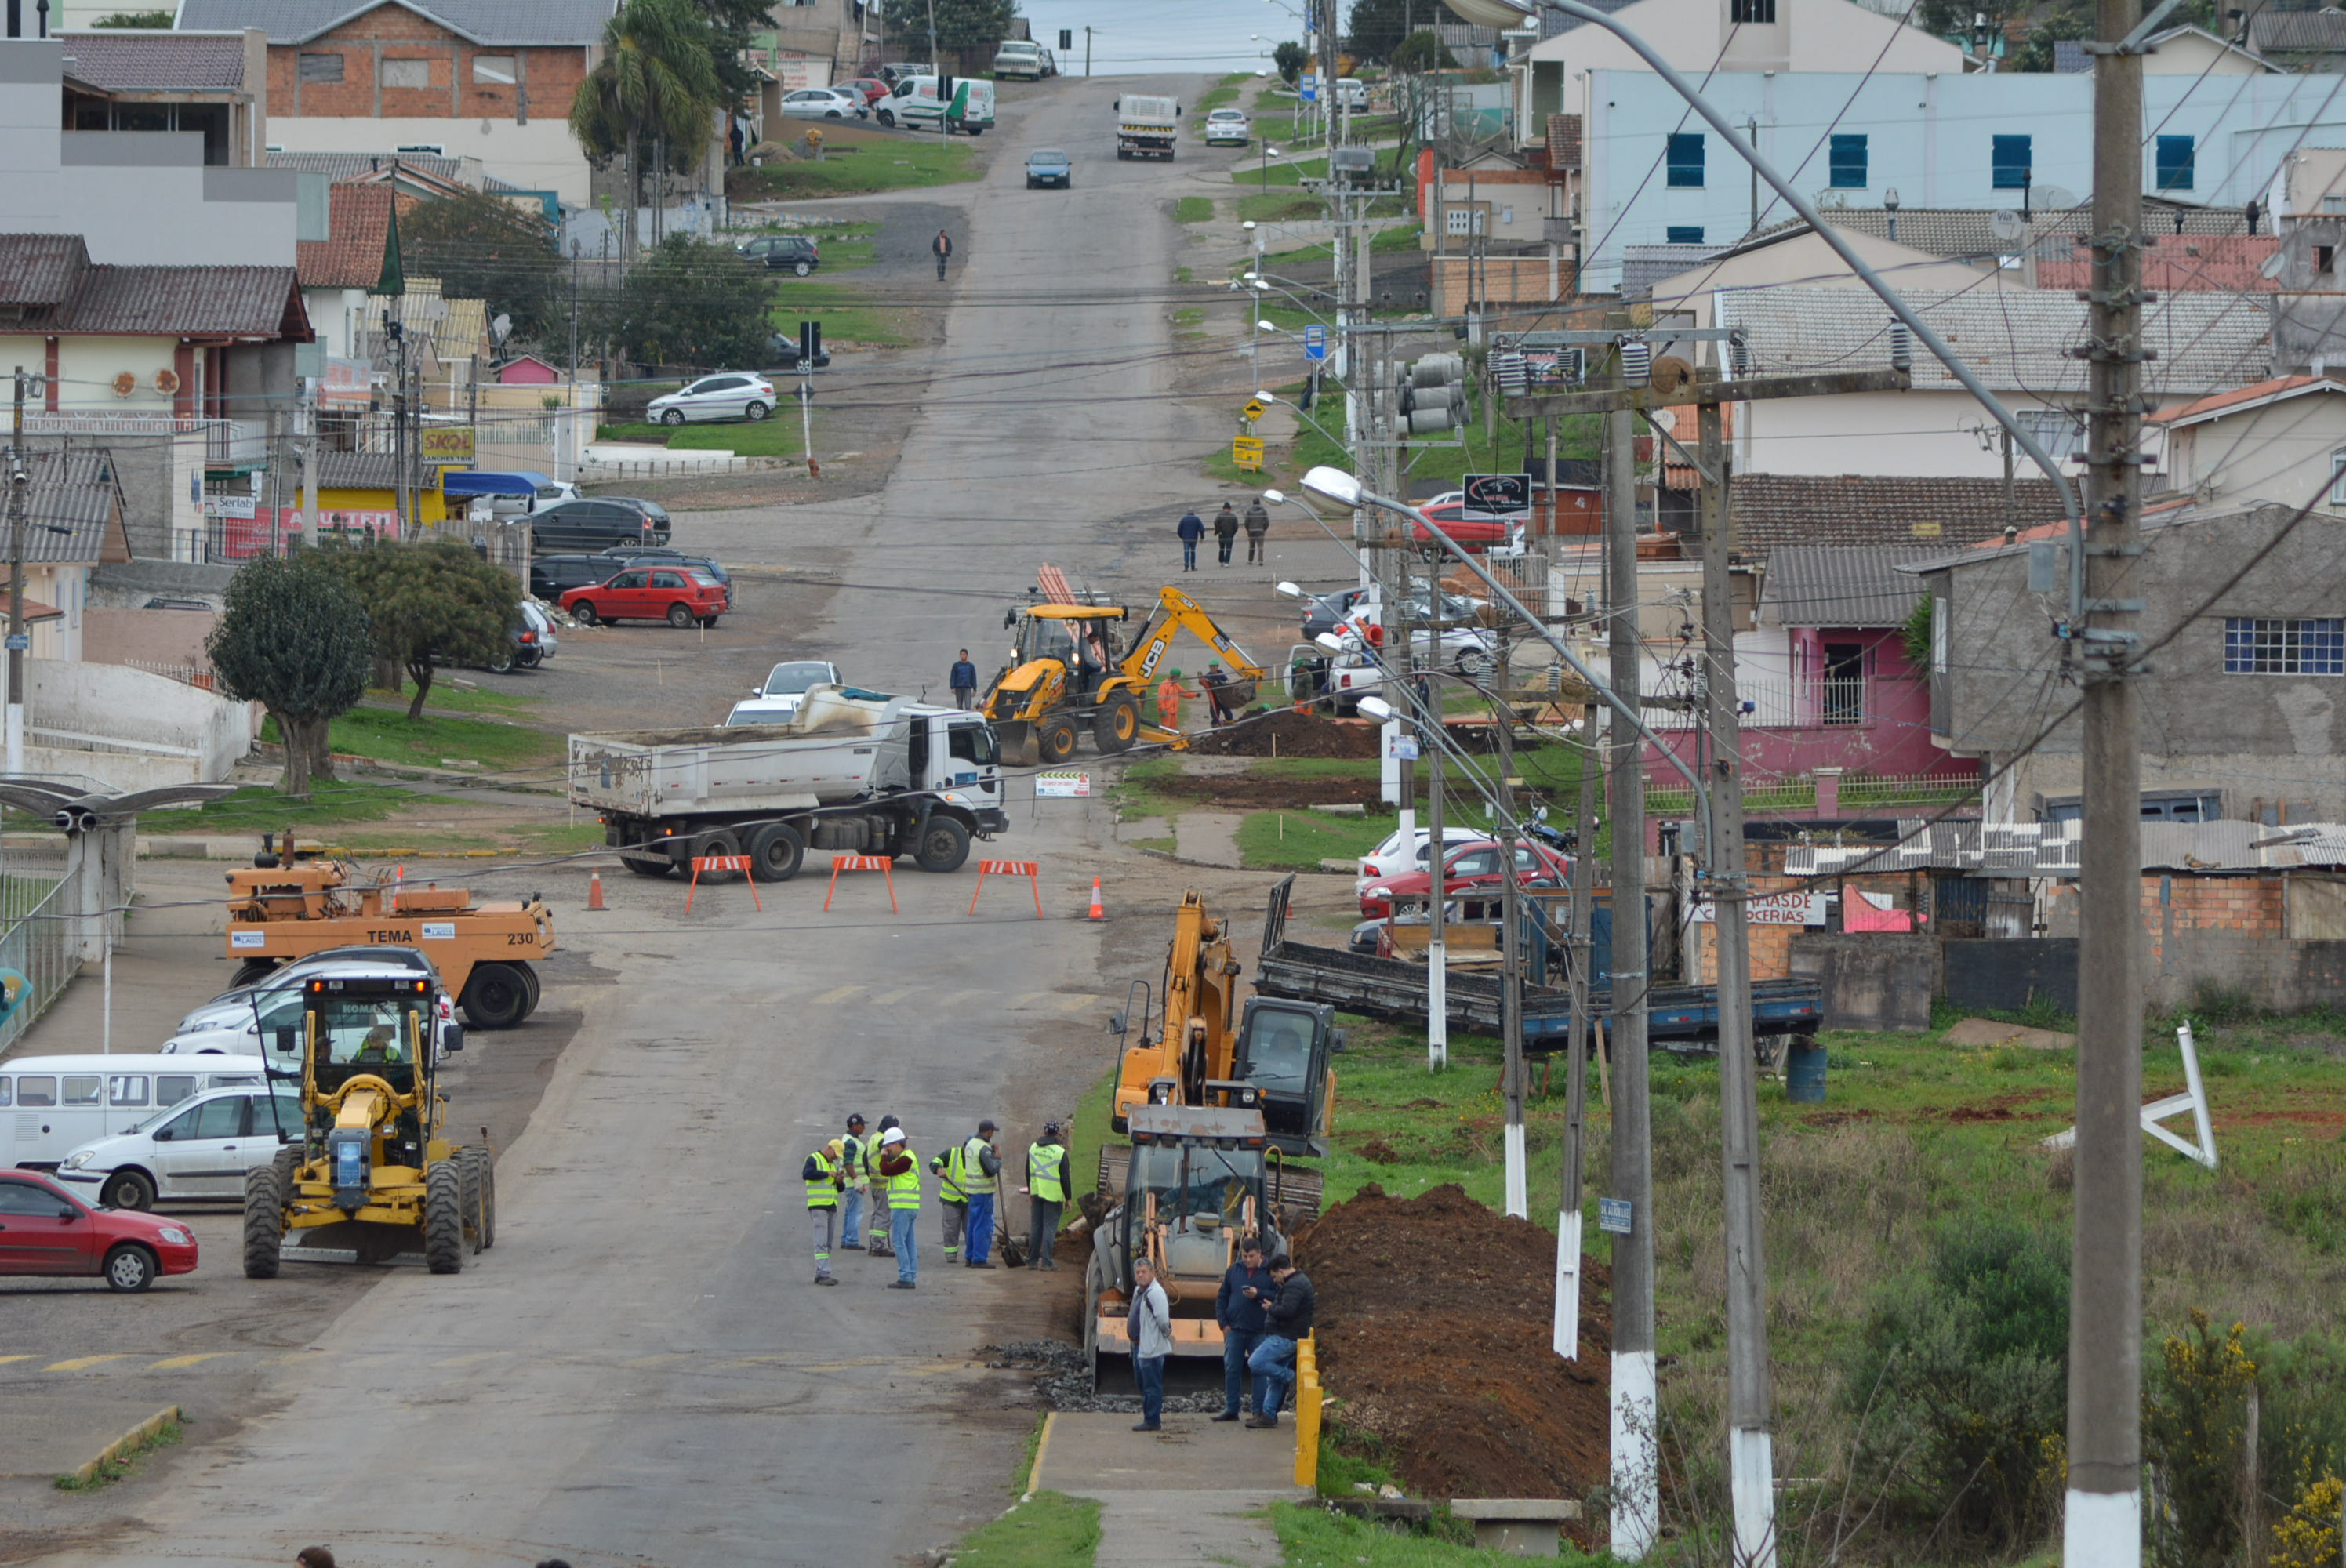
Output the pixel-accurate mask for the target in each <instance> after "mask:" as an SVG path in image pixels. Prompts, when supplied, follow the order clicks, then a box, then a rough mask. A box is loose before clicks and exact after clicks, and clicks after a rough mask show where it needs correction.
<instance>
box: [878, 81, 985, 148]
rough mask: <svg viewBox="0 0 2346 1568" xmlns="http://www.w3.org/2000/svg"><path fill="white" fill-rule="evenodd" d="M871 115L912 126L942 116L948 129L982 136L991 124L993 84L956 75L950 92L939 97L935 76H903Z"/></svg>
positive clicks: (933, 123)
mask: <svg viewBox="0 0 2346 1568" xmlns="http://www.w3.org/2000/svg"><path fill="white" fill-rule="evenodd" d="M872 118H874V119H876V120H878V121H879V122H880V123H881V124H882V125H883V126H896V125H901V126H907V127H912V128H913V129H915V130H918V129H920V128H922V127H934V126H936V124H937V123H938V121H939V120H943V122H944V128H945V129H946V130H948V131H956V130H958V131H966V132H968V133H969V134H970V135H971V136H984V134H985V133H986V132H987V131H989V130H992V129H993V128H994V84H993V83H992V82H984V81H975V80H973V79H972V78H970V77H968V76H956V77H955V78H954V85H953V93H952V96H951V97H949V98H947V99H944V100H943V101H940V100H939V99H938V97H937V79H936V77H934V76H902V77H899V78H897V82H896V90H895V91H894V92H892V93H890V94H889V95H888V96H887V97H884V98H882V99H881V100H880V101H879V102H878V103H876V104H874V105H872Z"/></svg>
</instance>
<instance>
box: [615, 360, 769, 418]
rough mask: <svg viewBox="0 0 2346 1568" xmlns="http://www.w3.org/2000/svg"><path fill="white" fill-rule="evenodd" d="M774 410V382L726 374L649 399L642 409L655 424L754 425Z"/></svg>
mask: <svg viewBox="0 0 2346 1568" xmlns="http://www.w3.org/2000/svg"><path fill="white" fill-rule="evenodd" d="M773 410H774V383H773V382H770V381H768V380H767V379H766V378H765V377H763V376H760V375H751V374H748V373H746V372H739V371H727V372H723V373H722V374H719V375H713V376H703V377H701V378H700V379H699V381H697V382H689V383H688V384H686V385H684V386H681V387H678V389H677V390H676V391H674V392H669V393H667V394H666V395H665V396H662V397H656V398H654V399H652V401H651V402H648V403H647V404H646V405H645V406H644V417H645V418H646V419H648V420H650V421H652V422H653V423H656V424H682V423H684V422H685V421H687V420H712V419H746V420H749V421H750V423H756V422H758V421H759V420H761V419H763V418H765V417H766V416H767V415H768V414H770V413H771V412H773Z"/></svg>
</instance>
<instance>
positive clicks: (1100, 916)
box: [1091, 877, 1107, 920]
mask: <svg viewBox="0 0 2346 1568" xmlns="http://www.w3.org/2000/svg"><path fill="white" fill-rule="evenodd" d="M1099 884H1100V880H1099V879H1098V878H1097V877H1094V878H1093V879H1092V912H1091V918H1092V919H1093V920H1106V919H1107V910H1105V909H1103V908H1101V907H1100V889H1099Z"/></svg>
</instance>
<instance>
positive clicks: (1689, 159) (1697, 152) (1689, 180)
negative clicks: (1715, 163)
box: [1668, 131, 1702, 187]
mask: <svg viewBox="0 0 2346 1568" xmlns="http://www.w3.org/2000/svg"><path fill="white" fill-rule="evenodd" d="M1668 158H1669V168H1670V180H1669V182H1670V183H1671V184H1672V185H1680V186H1687V185H1690V186H1696V187H1699V186H1700V185H1701V184H1702V133H1701V132H1700V131H1679V132H1678V133H1677V134H1675V135H1674V136H1672V137H1670V146H1669V154H1668Z"/></svg>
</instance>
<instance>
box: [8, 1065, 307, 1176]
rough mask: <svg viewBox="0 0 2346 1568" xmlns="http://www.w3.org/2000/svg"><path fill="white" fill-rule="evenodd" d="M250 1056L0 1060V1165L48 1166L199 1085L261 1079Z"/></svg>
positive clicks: (190, 1094) (190, 1093) (250, 1082)
mask: <svg viewBox="0 0 2346 1568" xmlns="http://www.w3.org/2000/svg"><path fill="white" fill-rule="evenodd" d="M264 1076H265V1075H264V1074H263V1072H262V1070H261V1064H260V1061H259V1059H257V1058H255V1057H250V1056H203V1057H179V1056H166V1055H164V1054H162V1053H161V1052H159V1051H151V1052H124V1051H116V1052H112V1053H107V1054H97V1053H92V1054H87V1055H77V1056H12V1057H10V1058H9V1059H8V1060H6V1061H5V1062H0V1105H7V1106H9V1107H10V1109H9V1111H8V1112H7V1114H5V1115H0V1170H10V1169H14V1168H15V1167H18V1166H33V1167H38V1168H41V1169H54V1168H55V1167H56V1163H57V1162H58V1161H59V1160H61V1159H63V1158H65V1157H66V1156H67V1155H68V1154H71V1153H72V1152H73V1151H74V1150H76V1149H77V1148H79V1147H81V1145H84V1144H86V1143H88V1142H89V1141H90V1140H91V1139H92V1138H102V1137H105V1136H107V1135H109V1134H112V1133H119V1132H124V1131H127V1130H128V1129H129V1128H131V1127H135V1126H137V1125H138V1124H139V1123H141V1122H143V1121H145V1120H146V1119H147V1118H148V1117H149V1116H151V1115H154V1114H155V1113H156V1112H157V1111H158V1110H160V1109H162V1108H163V1107H164V1106H167V1105H179V1104H182V1103H183V1102H185V1101H187V1100H189V1099H190V1098H192V1097H194V1096H195V1095H199V1094H201V1093H203V1092H204V1091H205V1090H206V1089H225V1088H228V1087H230V1085H232V1084H235V1085H247V1086H258V1085H259V1084H261V1083H262V1082H263V1081H264Z"/></svg>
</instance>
